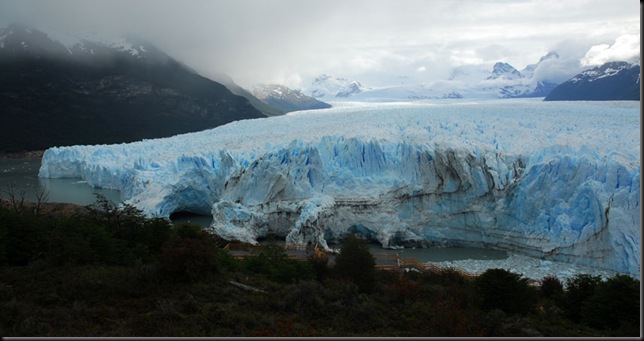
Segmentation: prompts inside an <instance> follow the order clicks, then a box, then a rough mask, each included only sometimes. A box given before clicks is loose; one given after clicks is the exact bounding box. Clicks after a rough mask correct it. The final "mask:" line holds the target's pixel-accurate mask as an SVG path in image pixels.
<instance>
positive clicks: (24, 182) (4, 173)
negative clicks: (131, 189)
mask: <svg viewBox="0 0 644 341" xmlns="http://www.w3.org/2000/svg"><path fill="white" fill-rule="evenodd" d="M39 169H40V159H21V158H17V159H12V158H0V198H4V199H8V197H9V191H13V193H14V195H16V197H18V198H20V197H21V196H22V195H23V194H24V198H25V200H26V201H35V200H36V198H37V194H38V193H40V192H42V191H43V190H44V191H46V193H47V202H62V203H71V204H77V205H90V204H92V203H94V202H95V201H96V194H100V195H103V196H104V197H106V198H107V199H109V200H110V201H112V202H120V201H121V194H120V192H119V191H117V190H112V189H102V188H93V187H91V186H89V185H88V184H87V182H85V181H83V180H82V179H80V178H65V179H45V178H39V177H38V170H39ZM211 220H212V218H211V217H208V216H198V215H178V216H176V217H175V216H173V217H172V221H173V222H174V223H179V222H190V223H194V224H198V225H200V226H204V227H207V226H209V225H210V222H211ZM331 247H333V248H339V245H331ZM369 249H370V251H371V252H372V253H373V254H377V253H385V254H398V256H400V257H404V258H416V259H418V260H420V261H422V262H443V261H458V260H467V259H472V260H500V259H506V258H508V254H507V253H506V252H504V251H497V250H489V249H481V248H472V247H459V248H456V247H445V248H428V249H423V248H416V249H397V250H391V249H383V248H382V247H380V246H378V245H375V244H371V245H370V246H369Z"/></svg>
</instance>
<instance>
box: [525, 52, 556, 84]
mask: <svg viewBox="0 0 644 341" xmlns="http://www.w3.org/2000/svg"><path fill="white" fill-rule="evenodd" d="M557 59H559V54H558V53H557V52H555V51H550V52H548V53H547V54H546V55H545V56H543V57H541V58H540V59H539V62H538V63H536V64H528V65H526V67H525V68H523V70H521V75H523V77H525V78H532V76H533V75H534V72H535V71H536V70H537V68H539V67H540V66H543V65H544V64H546V63H549V62H552V61H555V60H557Z"/></svg>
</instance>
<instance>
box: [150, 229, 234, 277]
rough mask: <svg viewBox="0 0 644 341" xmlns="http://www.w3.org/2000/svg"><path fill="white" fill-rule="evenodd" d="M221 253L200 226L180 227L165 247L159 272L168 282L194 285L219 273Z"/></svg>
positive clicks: (160, 260)
mask: <svg viewBox="0 0 644 341" xmlns="http://www.w3.org/2000/svg"><path fill="white" fill-rule="evenodd" d="M220 252H221V251H220V250H218V249H217V247H216V245H215V243H214V241H213V239H212V237H211V236H210V234H208V233H207V232H205V231H203V230H202V229H201V227H200V226H198V225H194V224H180V225H178V226H176V230H175V231H174V235H173V236H172V238H171V239H170V240H169V241H168V242H167V244H166V245H165V246H164V247H163V251H162V252H161V256H160V257H159V270H160V272H161V274H162V275H164V276H165V277H166V278H169V279H172V280H175V281H179V282H190V281H194V280H196V279H198V278H200V277H202V276H203V275H205V274H207V273H212V272H216V271H217V264H216V260H217V255H218V253H220Z"/></svg>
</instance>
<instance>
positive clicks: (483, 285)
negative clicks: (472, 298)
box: [475, 269, 537, 314]
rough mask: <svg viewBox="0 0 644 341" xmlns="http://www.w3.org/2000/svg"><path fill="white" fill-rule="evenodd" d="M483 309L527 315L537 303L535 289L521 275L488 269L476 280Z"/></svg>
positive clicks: (503, 270)
mask: <svg viewBox="0 0 644 341" xmlns="http://www.w3.org/2000/svg"><path fill="white" fill-rule="evenodd" d="M475 286H476V290H477V292H478V294H479V296H480V297H481V308H483V309H484V310H486V311H490V310H493V309H500V310H502V311H504V312H505V313H508V314H527V313H528V312H530V311H531V310H532V309H533V308H534V307H535V304H536V302H537V295H536V291H535V289H534V288H532V287H531V286H530V285H529V284H528V280H527V278H525V277H522V276H521V275H519V274H515V273H512V272H510V271H508V270H505V269H488V270H486V271H485V272H484V273H483V274H481V275H480V276H479V277H477V278H476V280H475Z"/></svg>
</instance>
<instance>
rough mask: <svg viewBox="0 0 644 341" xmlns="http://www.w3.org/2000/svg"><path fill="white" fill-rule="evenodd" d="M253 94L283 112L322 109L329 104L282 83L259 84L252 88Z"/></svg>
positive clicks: (328, 106)
mask: <svg viewBox="0 0 644 341" xmlns="http://www.w3.org/2000/svg"><path fill="white" fill-rule="evenodd" d="M253 95H254V96H255V97H257V98H258V99H259V100H260V101H262V102H264V103H266V104H269V105H271V106H273V107H276V108H279V109H280V110H283V111H284V112H290V111H297V110H308V109H324V108H330V107H331V105H329V104H327V103H324V102H321V101H318V100H316V99H315V98H313V97H310V96H307V95H305V94H303V93H302V91H300V90H292V89H289V88H288V87H286V86H283V85H277V84H260V85H256V86H255V87H254V88H253Z"/></svg>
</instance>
